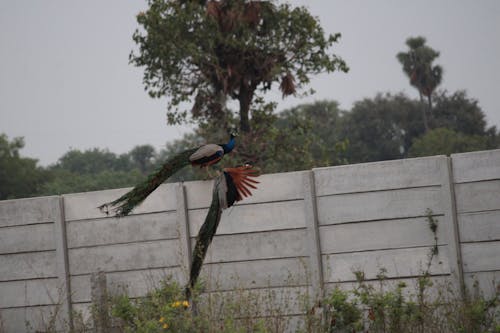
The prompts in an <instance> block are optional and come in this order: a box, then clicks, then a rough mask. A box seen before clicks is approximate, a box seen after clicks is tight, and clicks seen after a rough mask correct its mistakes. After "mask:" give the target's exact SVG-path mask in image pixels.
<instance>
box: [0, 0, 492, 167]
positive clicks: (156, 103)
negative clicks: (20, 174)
mask: <svg viewBox="0 0 500 333" xmlns="http://www.w3.org/2000/svg"><path fill="white" fill-rule="evenodd" d="M288 2H289V3H291V4H293V5H301V6H306V7H307V8H308V9H309V10H310V12H311V13H312V14H313V15H314V16H317V17H318V18H319V20H320V22H321V25H322V26H323V28H324V30H325V31H326V32H327V33H336V32H340V33H341V34H342V38H341V40H340V42H339V43H338V44H335V46H334V48H333V52H334V53H336V54H337V55H339V56H341V57H342V58H343V59H344V60H345V61H346V62H347V63H348V65H349V67H350V71H349V73H347V74H344V73H331V74H320V75H318V76H315V77H314V78H313V79H312V81H311V84H310V86H309V87H310V88H313V89H314V90H316V94H315V95H313V96H309V97H306V98H295V97H290V98H287V99H285V100H283V99H282V98H281V95H280V94H279V92H278V91H274V92H271V93H270V94H269V95H268V96H269V97H268V99H269V100H274V101H276V102H278V110H283V109H285V108H289V107H293V106H295V105H298V104H300V103H309V102H313V101H314V100H322V99H328V100H336V101H338V102H339V103H340V106H341V108H343V109H346V110H347V109H350V108H351V107H352V104H353V103H354V102H355V101H358V100H361V99H363V98H372V97H374V96H375V95H376V94H377V93H385V92H391V93H398V92H404V93H406V94H407V95H409V96H410V97H414V98H417V96H418V95H417V91H416V90H414V89H413V88H412V87H410V85H409V83H408V80H407V78H406V77H405V75H404V74H403V72H402V70H401V65H400V64H399V63H398V61H397V59H396V54H397V53H398V52H400V51H405V50H406V45H405V41H406V39H407V38H408V37H410V36H424V37H426V38H427V44H428V45H429V46H430V47H432V48H434V49H436V50H438V51H439V52H440V57H439V58H438V59H437V60H436V62H435V63H436V64H440V65H441V66H443V67H444V78H443V82H442V84H441V88H443V89H446V90H448V91H449V92H454V91H457V90H466V91H467V94H468V96H469V97H471V98H474V99H476V100H478V102H479V106H480V107H481V108H482V110H483V111H484V112H485V114H486V117H487V121H488V125H496V126H497V127H500V99H499V96H498V95H499V94H500V38H499V37H498V36H499V35H500V1H498V0H480V1H477V0H467V1H466V0H440V1H431V0H420V1H409V0H378V1H369V0H364V1H360V0H342V1H340V0H322V1H320V0H310V1H306V0H291V1H288ZM146 8H147V5H146V2H145V1H135V0H130V1H123V0H107V1H98V0H86V1H68V0H45V1H35V0H0V133H5V134H7V135H8V137H9V138H10V139H12V138H13V137H24V139H25V144H26V145H25V148H24V149H23V150H22V151H21V154H22V155H23V156H26V157H32V158H36V159H38V160H39V161H40V164H41V165H49V164H52V163H55V162H56V161H57V160H58V158H59V157H61V156H62V155H63V154H64V153H66V152H67V151H68V150H69V149H80V150H85V149H90V148H94V147H98V148H101V149H109V150H110V151H112V152H115V153H125V152H127V151H129V150H130V149H132V148H133V147H134V146H136V145H140V144H151V145H153V146H154V147H155V148H156V149H157V150H159V149H161V148H163V147H164V146H165V144H166V143H167V142H169V141H172V140H175V139H180V138H181V137H182V135H183V134H184V133H187V132H189V131H190V127H188V126H168V125H167V123H166V116H165V113H166V105H167V103H166V99H160V100H158V99H151V98H150V97H149V96H148V94H147V93H146V92H145V91H144V85H143V83H142V74H143V70H142V69H141V68H137V67H134V66H132V65H131V64H129V63H128V56H129V54H130V52H131V50H132V49H134V47H135V45H134V42H133V41H132V34H133V32H134V31H135V29H137V27H138V26H137V22H136V19H135V16H136V14H137V13H138V12H139V11H141V10H144V9H146Z"/></svg>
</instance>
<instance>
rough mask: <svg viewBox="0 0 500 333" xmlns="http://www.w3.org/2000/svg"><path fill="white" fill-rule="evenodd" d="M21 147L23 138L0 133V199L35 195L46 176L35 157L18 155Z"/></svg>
mask: <svg viewBox="0 0 500 333" xmlns="http://www.w3.org/2000/svg"><path fill="white" fill-rule="evenodd" d="M23 147H24V140H23V138H14V139H13V140H12V141H9V138H8V137H7V135H5V134H0V200H5V199H15V198H24V197H30V196H35V195H37V194H38V193H39V190H40V188H41V186H42V184H43V183H44V182H45V180H46V177H47V176H48V175H47V173H46V172H45V171H44V170H43V168H41V167H38V166H37V160H36V159H33V158H26V157H21V156H20V150H21V149H22V148H23Z"/></svg>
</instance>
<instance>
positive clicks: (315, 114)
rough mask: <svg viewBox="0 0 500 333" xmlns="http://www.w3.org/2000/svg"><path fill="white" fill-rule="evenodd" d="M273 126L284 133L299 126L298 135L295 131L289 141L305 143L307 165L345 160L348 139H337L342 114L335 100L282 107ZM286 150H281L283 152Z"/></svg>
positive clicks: (324, 164)
mask: <svg viewBox="0 0 500 333" xmlns="http://www.w3.org/2000/svg"><path fill="white" fill-rule="evenodd" d="M299 124H300V125H299ZM276 126H277V127H278V128H279V129H280V130H281V131H283V132H285V131H287V129H290V128H299V127H300V126H302V128H303V130H302V132H301V133H300V134H301V135H299V133H295V134H294V135H293V136H292V137H291V138H290V140H289V141H291V140H293V143H292V144H293V146H297V145H298V146H301V145H305V146H306V149H307V151H308V154H307V155H308V156H309V159H310V162H309V166H310V167H318V166H327V165H338V164H345V163H347V160H346V158H345V151H346V149H347V147H348V141H347V140H342V139H341V138H340V136H341V129H342V126H343V117H342V112H341V110H340V109H339V104H338V103H337V102H336V101H326V100H325V101H317V102H314V103H310V104H301V105H298V106H296V107H293V108H291V109H287V110H284V111H283V112H281V113H280V114H279V116H278V119H277V122H276ZM287 152H288V150H287V149H283V152H282V153H283V154H285V153H287ZM290 158H291V159H297V156H291V157H290ZM295 170H298V169H297V168H296V169H295Z"/></svg>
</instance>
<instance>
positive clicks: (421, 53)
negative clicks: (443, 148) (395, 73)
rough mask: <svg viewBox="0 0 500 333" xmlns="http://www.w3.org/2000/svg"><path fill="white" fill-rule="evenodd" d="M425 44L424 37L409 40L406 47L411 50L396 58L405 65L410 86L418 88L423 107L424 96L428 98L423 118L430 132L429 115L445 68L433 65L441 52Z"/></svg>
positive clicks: (400, 53)
mask: <svg viewBox="0 0 500 333" xmlns="http://www.w3.org/2000/svg"><path fill="white" fill-rule="evenodd" d="M425 42H426V40H425V38H424V37H410V38H408V39H407V40H406V45H407V46H408V48H409V50H408V51H407V52H399V53H398V54H397V56H396V57H397V59H398V60H399V62H400V63H401V64H402V65H403V71H404V72H405V74H406V75H407V76H408V77H409V78H410V84H411V85H412V86H414V87H415V88H417V90H418V93H419V95H420V101H421V102H422V105H424V103H423V100H424V96H425V97H426V98H427V110H426V109H425V108H424V107H422V118H423V121H424V128H425V131H428V130H429V122H428V119H427V114H429V115H431V114H432V113H431V111H432V93H433V92H434V90H435V89H436V88H437V86H438V85H439V84H440V83H441V80H442V78H443V68H442V67H441V66H439V65H433V64H432V63H433V61H434V60H435V59H436V58H437V57H439V52H437V51H436V50H434V49H432V48H430V47H429V46H427V45H425Z"/></svg>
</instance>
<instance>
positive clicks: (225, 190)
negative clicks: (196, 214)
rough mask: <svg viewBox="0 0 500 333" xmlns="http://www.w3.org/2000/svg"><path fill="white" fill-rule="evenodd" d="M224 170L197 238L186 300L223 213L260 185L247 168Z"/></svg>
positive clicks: (251, 170)
mask: <svg viewBox="0 0 500 333" xmlns="http://www.w3.org/2000/svg"><path fill="white" fill-rule="evenodd" d="M223 170H224V171H223V173H222V174H221V175H219V176H218V177H217V178H216V179H215V182H214V189H213V192H212V203H211V204H210V209H209V210H208V214H207V217H206V218H205V222H203V225H202V226H201V228H200V231H199V232H198V236H197V237H196V245H195V247H194V251H193V259H192V263H191V270H190V274H189V282H188V285H187V286H186V291H185V292H186V299H188V300H189V299H190V297H191V292H192V289H193V287H194V285H195V284H196V280H197V279H198V275H199V274H200V271H201V266H202V265H203V260H204V259H205V255H206V254H207V250H208V246H209V245H210V243H211V242H212V239H213V238H214V235H215V232H216V231H217V227H218V226H219V222H220V218H221V214H222V210H224V209H226V208H228V207H231V206H232V205H233V204H234V203H235V202H236V201H240V200H243V198H244V197H247V196H250V195H252V193H251V192H250V189H249V188H253V189H256V188H257V187H256V186H255V184H258V183H259V182H258V181H256V180H254V179H252V178H254V177H257V176H258V174H259V172H258V170H256V169H254V168H252V167H251V166H249V165H245V166H240V167H236V168H225V169H223Z"/></svg>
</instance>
